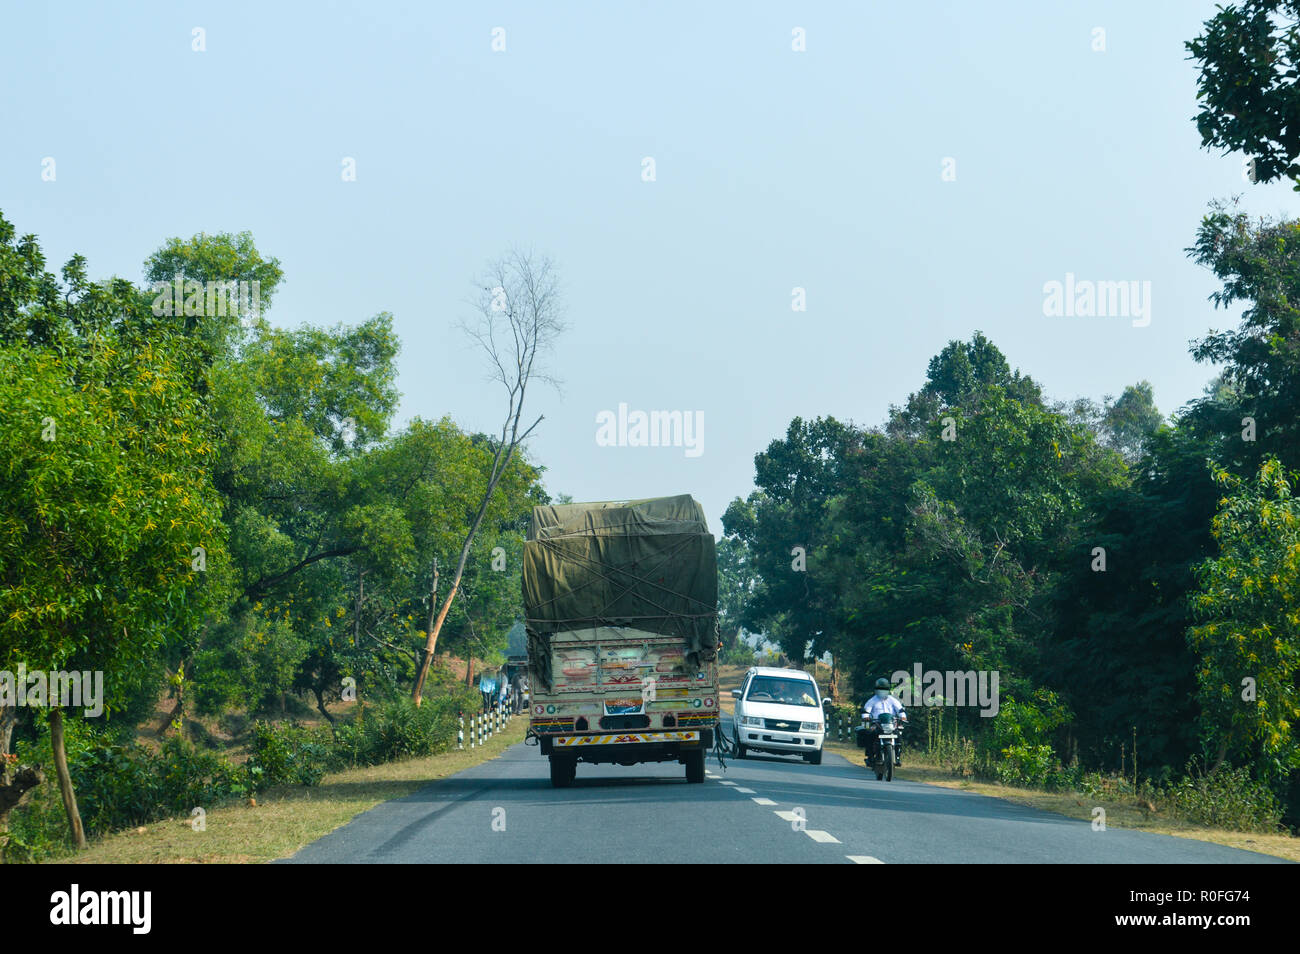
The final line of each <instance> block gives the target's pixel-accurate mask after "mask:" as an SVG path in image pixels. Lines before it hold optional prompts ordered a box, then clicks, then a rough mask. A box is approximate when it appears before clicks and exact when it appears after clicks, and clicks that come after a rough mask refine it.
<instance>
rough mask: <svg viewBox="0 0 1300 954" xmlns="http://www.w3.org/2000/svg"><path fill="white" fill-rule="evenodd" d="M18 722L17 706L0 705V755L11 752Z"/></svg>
mask: <svg viewBox="0 0 1300 954" xmlns="http://www.w3.org/2000/svg"><path fill="white" fill-rule="evenodd" d="M17 723H18V707H17V706H0V756H4V755H8V754H9V746H10V745H11V744H12V743H13V738H14V726H15V725H17Z"/></svg>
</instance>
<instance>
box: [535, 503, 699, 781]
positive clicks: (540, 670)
mask: <svg viewBox="0 0 1300 954" xmlns="http://www.w3.org/2000/svg"><path fill="white" fill-rule="evenodd" d="M523 598H524V617H525V619H524V625H525V630H526V634H527V645H528V673H529V684H530V687H531V698H530V700H529V713H528V715H529V723H528V737H527V741H528V742H529V743H530V744H536V745H538V746H539V749H540V752H541V754H542V755H543V756H546V757H547V758H549V759H550V769H551V784H552V785H554V786H555V787H557V788H566V787H568V786H569V785H572V784H573V782H574V779H575V777H576V774H577V765H578V763H579V762H588V763H616V764H618V765H637V764H639V763H642V762H678V763H680V764H682V765H684V766H685V767H686V781H687V782H703V781H704V759H705V753H706V752H707V751H708V750H709V748H710V747H711V746H712V745H713V741H714V736H715V733H716V732H717V727H718V710H719V702H718V666H717V655H718V645H719V644H718V562H717V554H716V552H715V549H714V540H713V535H712V534H711V533H710V532H709V528H708V524H707V522H706V520H705V518H704V509H703V508H702V507H701V506H700V505H699V503H697V502H696V501H695V500H694V499H693V498H692V497H691V496H690V495H689V494H680V495H677V496H673V497H653V498H648V499H643V500H620V501H604V502H598V503H569V504H556V505H550V506H540V507H535V508H533V514H532V520H531V521H530V524H529V528H528V534H527V537H526V538H525V541H524V557H523Z"/></svg>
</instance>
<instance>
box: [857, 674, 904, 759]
mask: <svg viewBox="0 0 1300 954" xmlns="http://www.w3.org/2000/svg"><path fill="white" fill-rule="evenodd" d="M882 712H889V713H892V714H893V715H894V716H895V717H897V719H898V720H899V722H903V723H906V722H907V710H905V709H904V708H903V704H902V703H901V702H899V701H898V699H897V698H895V697H894V696H893V695H892V694H891V693H890V691H889V680H888V679H885V678H880V679H877V680H876V692H875V695H873V696H872V697H871V698H870V699H868V700H867V701H866V704H865V705H863V707H862V720H863V721H864V722H865V723H866V724H867V728H868V734H867V762H868V764H870V763H871V762H872V761H874V760H875V756H876V751H877V748H878V746H879V743H878V742H877V740H876V733H877V731H878V728H879V727H878V726H877V725H876V721H875V720H876V717H877V716H878V715H880V713H882ZM894 764H895V765H902V764H903V737H902V735H901V734H900V735H899V737H898V742H897V743H896V744H895V746H894Z"/></svg>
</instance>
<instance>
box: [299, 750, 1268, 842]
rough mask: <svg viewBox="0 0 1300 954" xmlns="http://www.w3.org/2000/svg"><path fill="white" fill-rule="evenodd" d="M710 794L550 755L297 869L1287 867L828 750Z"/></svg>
mask: <svg viewBox="0 0 1300 954" xmlns="http://www.w3.org/2000/svg"><path fill="white" fill-rule="evenodd" d="M708 773H709V774H708V776H707V777H706V779H705V781H704V783H703V784H701V785H690V784H688V783H687V782H686V777H685V769H684V767H683V766H680V765H678V764H677V763H675V762H664V763H650V764H643V765H635V766H630V767H627V766H620V765H587V764H585V763H581V764H579V765H578V777H577V781H576V782H575V783H574V784H573V786H572V787H571V788H568V789H556V788H552V787H551V783H550V776H549V774H548V766H547V760H546V759H545V758H543V757H542V756H541V755H540V754H539V753H538V751H537V748H536V747H535V746H525V745H522V744H520V745H515V746H512V747H511V748H509V749H507V750H506V751H505V752H503V753H502V754H501V755H500V756H499V757H497V758H495V759H492V760H491V761H488V762H484V763H482V764H480V765H477V766H475V767H474V768H471V769H467V770H466V771H464V772H461V773H459V774H457V775H453V776H451V777H449V778H446V779H442V780H440V781H437V782H434V783H432V784H430V785H428V786H427V787H425V788H424V789H421V790H420V791H419V792H416V793H415V794H414V795H411V796H408V797H406V798H401V799H396V800H394V801H390V802H385V803H384V804H382V805H377V806H376V807H374V808H372V809H370V810H369V811H367V812H364V813H363V814H361V815H358V816H357V817H356V818H355V819H353V820H352V821H351V822H349V823H348V824H346V825H344V826H343V827H341V828H339V829H338V830H336V831H334V832H332V833H330V834H329V835H326V836H325V837H324V838H321V839H319V840H317V841H315V842H313V843H311V844H310V845H307V846H306V847H305V848H303V849H302V850H301V851H300V852H298V853H297V854H296V855H294V856H293V857H292V858H289V859H285V860H286V861H289V862H304V863H389V862H395V863H419V862H439V863H446V862H480V863H494V862H495V863H521V862H523V863H527V862H549V863H554V862H565V863H582V862H608V861H609V859H611V858H617V859H620V860H621V861H624V862H634V863H635V862H650V863H654V862H671V863H676V864H682V863H717V862H742V863H783V864H790V863H795V864H798V863H825V864H852V863H858V864H873V863H877V862H879V863H883V864H903V863H917V862H921V863H930V864H934V863H961V862H1018V863H1061V864H1089V863H1105V864H1124V863H1132V862H1142V863H1194V864H1239V863H1270V862H1274V863H1280V862H1281V859H1277V858H1273V857H1271V856H1268V855H1261V854H1256V853H1254V852H1248V851H1241V850H1238V849H1236V848H1227V847H1223V846H1220V845H1213V844H1209V843H1208V842H1200V841H1193V840H1191V839H1186V838H1174V837H1172V836H1168V835H1155V834H1150V833H1147V832H1138V831H1125V830H1121V829H1115V828H1110V829H1107V830H1106V831H1094V830H1093V829H1092V826H1091V824H1090V823H1089V822H1087V821H1078V820H1074V819H1070V818H1065V817H1063V816H1060V815H1053V814H1051V813H1048V812H1042V811H1038V810H1036V809H1031V808H1025V807H1022V806H1019V805H1013V804H1011V803H1009V802H1004V801H1001V800H999V799H995V798H988V797H986V796H982V795H976V794H973V793H969V792H961V791H956V790H953V789H948V788H939V787H936V786H932V785H924V784H920V783H915V782H904V781H898V780H895V781H893V782H877V781H876V780H875V777H874V776H873V775H871V774H868V772H867V771H866V769H865V767H864V766H862V765H861V764H860V763H850V762H849V761H847V760H845V759H843V758H841V757H840V756H837V755H832V754H831V753H829V752H828V753H826V756H825V758H824V761H823V763H822V764H821V765H819V766H813V765H808V764H806V763H804V762H802V761H797V760H795V759H793V758H780V757H775V756H764V755H754V756H748V757H746V758H745V759H744V760H741V761H736V760H728V761H727V764H726V768H725V770H724V769H723V768H721V767H719V765H718V763H717V760H716V759H715V758H714V757H712V756H710V758H709V762H708Z"/></svg>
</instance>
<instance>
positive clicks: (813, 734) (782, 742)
mask: <svg viewBox="0 0 1300 954" xmlns="http://www.w3.org/2000/svg"><path fill="white" fill-rule="evenodd" d="M731 694H732V695H733V696H735V697H736V757H737V758H742V759H743V758H744V757H745V753H746V752H747V751H749V750H751V749H752V750H754V751H755V752H774V753H776V754H778V755H799V756H802V757H803V759H804V761H806V762H810V763H812V764H813V765H821V762H822V745H823V743H824V742H825V741H826V717H825V713H824V710H823V703H822V697H821V692H820V691H819V690H818V689H817V680H815V679H813V677H812V676H810V675H808V674H807V673H806V672H804V671H803V670H801V669H772V668H769V667H765V666H754V667H753V668H752V669H750V670H749V672H747V673H745V681H744V682H743V683H742V684H741V688H739V689H733V690H731Z"/></svg>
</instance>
